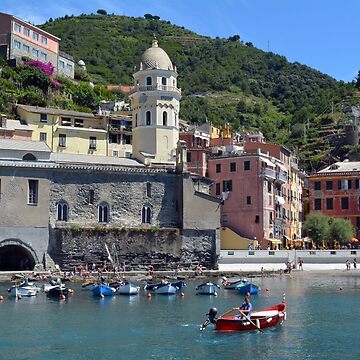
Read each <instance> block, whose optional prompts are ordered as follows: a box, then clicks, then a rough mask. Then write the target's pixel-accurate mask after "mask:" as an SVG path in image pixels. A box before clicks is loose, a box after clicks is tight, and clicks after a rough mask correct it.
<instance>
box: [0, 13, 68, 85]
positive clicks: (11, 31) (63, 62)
mask: <svg viewBox="0 0 360 360" xmlns="http://www.w3.org/2000/svg"><path fill="white" fill-rule="evenodd" d="M59 44H60V38H58V37H56V36H54V35H52V34H50V33H48V32H46V31H44V30H41V29H40V28H38V27H36V26H34V25H32V24H29V23H27V22H26V21H24V20H21V19H19V18H18V17H16V16H13V15H9V14H5V13H0V56H1V57H2V58H4V59H5V60H7V61H10V62H12V63H14V64H17V63H19V62H21V59H22V57H28V58H31V59H34V60H39V61H41V62H44V63H47V62H51V63H52V65H53V66H54V67H55V71H56V72H57V73H60V74H61V75H65V76H69V77H71V78H74V59H73V58H72V56H70V55H67V54H65V53H62V52H60V50H59Z"/></svg>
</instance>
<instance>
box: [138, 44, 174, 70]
mask: <svg viewBox="0 0 360 360" xmlns="http://www.w3.org/2000/svg"><path fill="white" fill-rule="evenodd" d="M140 69H141V70H146V69H161V70H172V71H174V68H173V64H172V62H171V60H170V58H169V55H168V54H167V53H166V52H165V51H164V50H163V49H162V48H160V47H159V45H158V41H157V39H154V40H153V42H152V46H151V48H149V49H147V50H145V52H144V53H143V55H142V57H141V64H140Z"/></svg>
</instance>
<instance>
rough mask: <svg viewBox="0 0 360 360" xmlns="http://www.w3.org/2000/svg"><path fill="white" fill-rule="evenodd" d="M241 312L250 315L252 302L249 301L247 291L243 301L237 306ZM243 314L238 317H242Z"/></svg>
mask: <svg viewBox="0 0 360 360" xmlns="http://www.w3.org/2000/svg"><path fill="white" fill-rule="evenodd" d="M238 309H239V310H240V311H241V312H242V313H244V314H245V315H246V316H247V317H250V316H251V312H252V309H253V307H252V304H251V302H250V293H249V292H247V293H246V295H245V298H244V302H243V303H242V304H241V306H240V307H239V308H238ZM242 317H243V314H241V315H240V316H239V318H240V319H242Z"/></svg>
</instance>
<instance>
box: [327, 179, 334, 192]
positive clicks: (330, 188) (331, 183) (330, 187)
mask: <svg viewBox="0 0 360 360" xmlns="http://www.w3.org/2000/svg"><path fill="white" fill-rule="evenodd" d="M332 189H333V182H332V181H327V182H326V190H332Z"/></svg>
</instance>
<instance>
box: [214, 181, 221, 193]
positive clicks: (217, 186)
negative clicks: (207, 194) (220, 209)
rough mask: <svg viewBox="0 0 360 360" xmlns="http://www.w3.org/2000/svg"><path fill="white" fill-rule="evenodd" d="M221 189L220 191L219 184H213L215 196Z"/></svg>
mask: <svg viewBox="0 0 360 360" xmlns="http://www.w3.org/2000/svg"><path fill="white" fill-rule="evenodd" d="M220 192H221V189H220V183H216V184H215V194H216V195H220Z"/></svg>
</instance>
